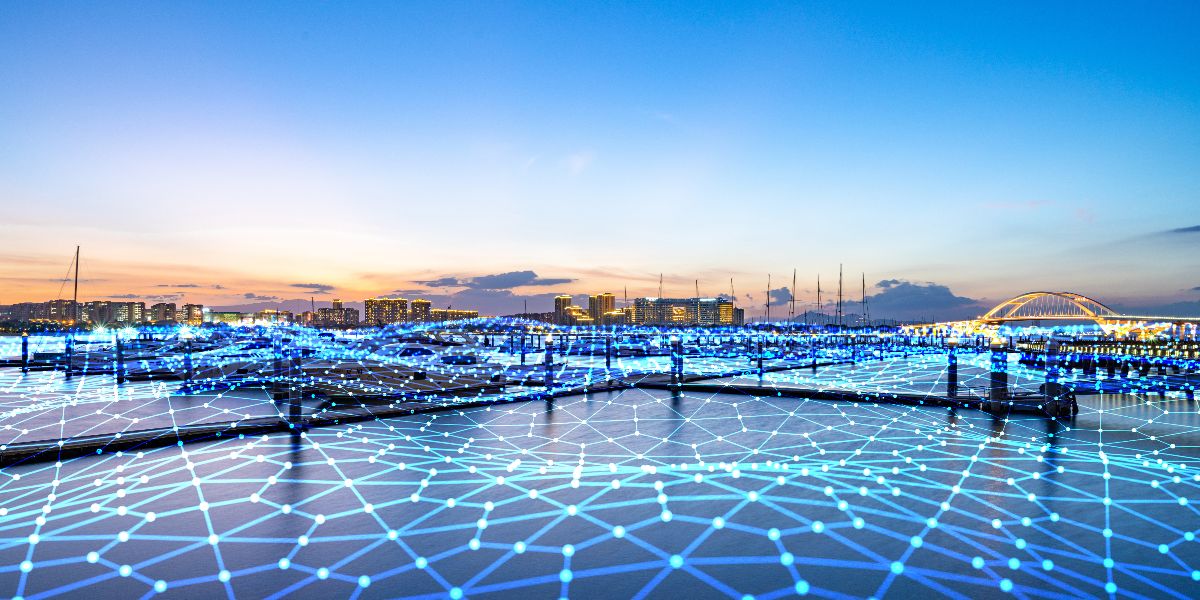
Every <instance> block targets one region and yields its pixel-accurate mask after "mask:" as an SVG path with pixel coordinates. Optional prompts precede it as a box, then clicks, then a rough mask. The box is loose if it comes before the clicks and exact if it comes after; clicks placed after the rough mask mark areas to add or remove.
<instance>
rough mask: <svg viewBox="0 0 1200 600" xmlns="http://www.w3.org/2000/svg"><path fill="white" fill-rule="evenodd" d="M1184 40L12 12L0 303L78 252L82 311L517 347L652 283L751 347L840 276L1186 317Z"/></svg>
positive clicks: (682, 8) (646, 17)
mask: <svg viewBox="0 0 1200 600" xmlns="http://www.w3.org/2000/svg"><path fill="white" fill-rule="evenodd" d="M1197 30H1200V4H1197V3H1195V2H1178V3H1172V2H1161V3H1157V2H1156V3H1154V4H1153V5H1151V6H1134V5H1130V4H1117V3H1105V2H1078V3H1075V2H1063V3H1060V2H1051V3H1047V2H1030V3H1022V2H1003V3H994V4H990V3H938V2H922V3H912V4H908V3H890V2H888V3H882V2H881V3H872V2H861V3H841V2H829V3H823V2H811V3H810V2H787V3H771V2H741V3H731V2H714V3H707V2H695V1H692V2H679V3H671V2H662V3H646V2H633V3H618V2H603V3H600V2H594V3H593V2H580V3H562V2H558V3H556V2H530V3H509V2H499V1H497V2H473V3H468V2H437V3H432V2H431V3H424V2H402V3H369V2H362V3H317V2H278V3H272V2H253V3H247V2H169V3H168V2H161V3H124V2H70V3H63V2H24V1H14V2H5V3H0V82H3V83H0V302H16V301H22V300H45V299H49V298H53V297H57V296H59V295H65V296H66V297H69V296H70V287H69V284H68V285H67V286H66V288H65V290H64V286H63V285H62V280H63V277H64V275H65V273H66V271H67V266H68V264H69V262H70V259H71V255H72V253H73V251H74V249H75V246H76V245H80V246H82V248H83V249H82V254H83V259H82V260H81V267H82V271H81V275H80V296H81V298H84V299H92V298H114V299H115V298H121V297H136V298H139V299H146V300H147V301H154V300H156V299H158V300H172V301H191V302H203V303H205V304H208V305H213V306H233V305H248V304H256V303H257V304H264V305H269V304H272V303H274V304H278V303H280V302H284V301H288V300H295V299H315V300H316V301H317V302H318V303H320V302H328V301H329V300H331V299H332V298H335V297H340V298H343V299H347V300H361V299H363V298H367V297H373V296H377V295H404V296H407V297H412V296H418V295H425V296H429V297H432V298H434V299H435V300H436V301H437V302H439V303H445V304H447V305H451V304H453V305H455V306H456V307H461V308H467V307H477V308H480V309H481V310H482V311H483V312H484V313H485V314H486V313H492V314H505V313H509V312H517V311H519V310H520V309H521V308H522V307H523V306H524V303H525V301H528V302H529V306H530V310H549V309H550V306H551V304H550V300H549V298H550V297H552V296H553V295H555V294H558V293H571V294H584V293H595V292H603V291H610V292H613V293H616V294H617V295H618V296H623V295H624V293H625V290H626V289H627V290H628V294H629V297H631V298H632V297H635V296H641V295H657V294H658V283H659V276H660V274H661V275H662V278H663V282H664V285H663V288H664V294H665V295H668V296H691V295H694V293H695V289H696V287H697V285H698V286H699V288H700V292H701V294H703V295H715V294H718V293H729V290H730V287H731V286H730V280H731V279H732V280H733V288H734V292H733V293H734V294H735V295H736V296H737V297H738V299H739V302H742V303H743V304H744V305H745V306H746V308H747V310H748V312H749V313H750V314H757V313H760V312H762V310H763V306H764V304H765V302H766V299H767V290H768V287H770V289H771V290H773V293H772V294H771V298H773V299H774V300H775V301H776V302H788V299H789V298H790V295H791V293H790V291H789V290H788V289H784V288H791V279H792V273H793V270H795V271H796V272H797V274H798V276H797V277H798V283H797V285H796V298H797V302H798V304H799V306H801V307H803V306H808V307H809V308H811V307H812V304H813V302H814V300H815V293H816V279H817V277H818V275H819V276H820V277H821V282H822V289H823V292H824V295H825V297H826V299H827V298H828V294H829V289H830V286H831V285H836V283H833V282H836V278H837V270H838V266H839V264H843V265H845V267H844V269H845V273H846V280H847V287H848V289H850V290H853V292H847V294H848V295H850V294H853V295H854V296H856V297H857V296H859V295H861V289H860V288H861V286H862V280H863V279H864V278H865V279H866V281H867V294H868V295H869V296H871V297H872V301H873V302H874V303H875V305H877V306H880V307H888V306H890V307H891V310H892V311H894V312H895V313H897V314H898V315H899V314H901V313H905V311H908V313H912V312H913V311H916V312H917V313H919V314H921V315H930V314H932V315H935V316H936V315H938V314H949V313H951V312H956V311H957V312H967V313H973V314H974V313H978V312H979V310H978V309H979V308H980V307H982V308H986V307H987V305H990V304H992V303H995V302H998V301H1000V300H1002V299H1004V298H1007V297H1010V296H1014V295H1017V294H1019V293H1022V292H1025V291H1031V290H1068V291H1074V292H1078V293H1083V294H1086V295H1089V296H1092V297H1095V298H1097V299H1099V300H1101V301H1104V302H1107V303H1109V304H1112V305H1114V306H1120V307H1130V308H1131V309H1132V308H1137V309H1139V310H1149V309H1160V308H1162V309H1166V308H1170V309H1171V310H1176V311H1184V312H1188V311H1191V312H1200V262H1198V261H1197V260H1196V256H1197V252H1196V251H1197V249H1200V168H1198V167H1200V36H1197V35H1195V32H1196V31H1197ZM768 276H770V278H771V279H770V286H768ZM60 290H64V291H61V292H60ZM797 310H800V308H798V309H797ZM872 312H875V311H872Z"/></svg>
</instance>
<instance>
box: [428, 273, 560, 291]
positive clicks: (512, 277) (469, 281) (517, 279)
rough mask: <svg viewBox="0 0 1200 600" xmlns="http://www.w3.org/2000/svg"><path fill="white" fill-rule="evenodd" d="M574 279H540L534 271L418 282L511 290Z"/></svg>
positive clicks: (445, 285) (558, 283)
mask: <svg viewBox="0 0 1200 600" xmlns="http://www.w3.org/2000/svg"><path fill="white" fill-rule="evenodd" d="M573 281H575V280H574V279H567V278H562V277H559V278H551V277H539V276H538V274H537V273H535V272H533V271H509V272H507V273H497V274H495V275H480V276H478V277H467V278H459V277H451V276H446V277H439V278H437V279H428V280H425V281H416V282H414V283H418V284H421V285H423V286H426V287H435V288H438V287H461V288H469V289H475V290H510V289H513V288H519V287H528V286H548V285H562V284H565V283H571V282H573Z"/></svg>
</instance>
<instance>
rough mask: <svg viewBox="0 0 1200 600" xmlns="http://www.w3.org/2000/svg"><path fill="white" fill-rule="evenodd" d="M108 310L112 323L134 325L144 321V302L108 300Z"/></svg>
mask: <svg viewBox="0 0 1200 600" xmlns="http://www.w3.org/2000/svg"><path fill="white" fill-rule="evenodd" d="M109 310H110V314H111V316H112V322H113V323H121V324H124V325H136V324H140V323H145V322H146V303H145V302H110V303H109Z"/></svg>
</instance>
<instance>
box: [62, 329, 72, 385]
mask: <svg viewBox="0 0 1200 600" xmlns="http://www.w3.org/2000/svg"><path fill="white" fill-rule="evenodd" d="M74 365H75V332H71V333H69V334H67V364H66V365H65V367H64V368H65V370H66V373H65V374H64V375H63V376H64V377H65V378H67V379H70V378H71V368H72V367H73V366H74Z"/></svg>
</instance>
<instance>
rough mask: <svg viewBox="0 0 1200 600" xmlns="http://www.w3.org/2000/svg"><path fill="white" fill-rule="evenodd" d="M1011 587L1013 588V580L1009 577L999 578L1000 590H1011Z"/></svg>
mask: <svg viewBox="0 0 1200 600" xmlns="http://www.w3.org/2000/svg"><path fill="white" fill-rule="evenodd" d="M1012 589H1013V582H1012V580H1011V579H1001V580H1000V590H1001V591H1003V592H1011V591H1012Z"/></svg>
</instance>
